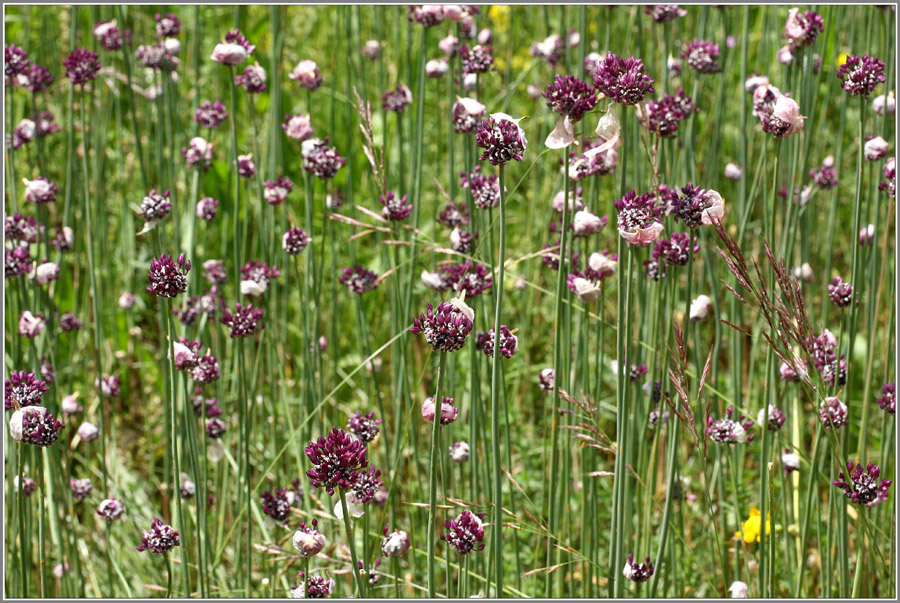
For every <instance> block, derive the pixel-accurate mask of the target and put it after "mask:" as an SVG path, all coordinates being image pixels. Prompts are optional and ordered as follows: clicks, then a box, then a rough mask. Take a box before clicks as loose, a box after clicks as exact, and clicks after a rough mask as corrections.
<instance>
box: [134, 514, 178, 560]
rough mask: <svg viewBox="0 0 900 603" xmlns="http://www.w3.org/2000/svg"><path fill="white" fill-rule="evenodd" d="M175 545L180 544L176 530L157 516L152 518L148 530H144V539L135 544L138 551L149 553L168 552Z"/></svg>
mask: <svg viewBox="0 0 900 603" xmlns="http://www.w3.org/2000/svg"><path fill="white" fill-rule="evenodd" d="M176 546H181V542H180V541H179V540H178V532H176V531H175V528H173V527H172V526H170V525H166V524H164V523H163V522H162V520H160V519H159V518H158V517H154V518H153V522H152V523H151V524H150V529H149V530H144V539H143V540H141V543H140V544H139V545H137V550H139V551H142V552H143V551H150V552H151V553H156V554H163V553H168V552H169V551H171V550H172V549H174V548H175V547H176Z"/></svg>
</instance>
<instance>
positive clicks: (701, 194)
mask: <svg viewBox="0 0 900 603" xmlns="http://www.w3.org/2000/svg"><path fill="white" fill-rule="evenodd" d="M681 192H682V194H681V195H679V197H678V199H677V200H676V201H675V202H674V203H673V204H672V205H673V207H672V209H673V213H674V214H675V218H676V220H679V219H680V220H681V221H682V222H683V223H684V225H685V226H687V227H688V228H699V227H700V226H701V225H703V226H710V225H712V224H713V223H714V222H720V221H721V220H722V216H723V215H725V201H724V200H723V199H722V195H720V194H719V193H717V192H716V191H714V190H706V189H701V188H700V187H698V186H694V185H693V184H688V185H687V186H685V187H684V188H682V189H681Z"/></svg>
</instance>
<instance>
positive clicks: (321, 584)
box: [291, 572, 334, 599]
mask: <svg viewBox="0 0 900 603" xmlns="http://www.w3.org/2000/svg"><path fill="white" fill-rule="evenodd" d="M297 575H298V576H299V577H300V584H299V585H298V586H295V587H294V588H292V589H291V598H292V599H327V598H328V596H329V595H331V593H333V592H334V580H331V579H329V578H326V577H325V576H309V577H308V578H307V576H306V574H304V573H303V572H297Z"/></svg>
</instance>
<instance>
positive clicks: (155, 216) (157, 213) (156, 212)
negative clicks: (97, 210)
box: [138, 141, 193, 223]
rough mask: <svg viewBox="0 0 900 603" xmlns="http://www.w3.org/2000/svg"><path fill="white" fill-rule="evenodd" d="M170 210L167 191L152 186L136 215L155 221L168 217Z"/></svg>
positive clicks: (170, 205)
mask: <svg viewBox="0 0 900 603" xmlns="http://www.w3.org/2000/svg"><path fill="white" fill-rule="evenodd" d="M192 142H193V141H192ZM171 211H172V202H171V201H169V191H168V190H165V191H163V192H162V194H159V193H157V192H156V189H155V188H154V189H151V191H150V194H148V195H147V196H146V197H144V199H143V200H142V201H141V209H140V211H139V212H138V215H139V216H140V217H142V218H143V219H144V221H145V222H150V223H155V222H158V221H160V220H164V219H166V218H168V217H169V214H170V213H171Z"/></svg>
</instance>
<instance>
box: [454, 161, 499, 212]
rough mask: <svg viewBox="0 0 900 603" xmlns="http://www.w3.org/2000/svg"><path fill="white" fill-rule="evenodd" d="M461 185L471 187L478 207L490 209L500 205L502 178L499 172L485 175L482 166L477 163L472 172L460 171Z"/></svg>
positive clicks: (470, 189) (470, 190)
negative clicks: (498, 174)
mask: <svg viewBox="0 0 900 603" xmlns="http://www.w3.org/2000/svg"><path fill="white" fill-rule="evenodd" d="M459 179H460V187H461V188H467V189H469V192H470V193H471V194H472V200H473V201H474V203H475V207H477V208H478V209H489V208H491V207H498V206H499V205H500V179H499V177H498V176H497V174H491V175H490V176H485V175H484V173H483V172H482V171H481V166H480V165H476V166H475V169H474V170H472V173H471V174H466V173H465V172H460V174H459Z"/></svg>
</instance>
